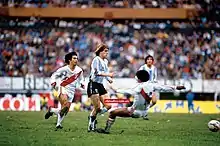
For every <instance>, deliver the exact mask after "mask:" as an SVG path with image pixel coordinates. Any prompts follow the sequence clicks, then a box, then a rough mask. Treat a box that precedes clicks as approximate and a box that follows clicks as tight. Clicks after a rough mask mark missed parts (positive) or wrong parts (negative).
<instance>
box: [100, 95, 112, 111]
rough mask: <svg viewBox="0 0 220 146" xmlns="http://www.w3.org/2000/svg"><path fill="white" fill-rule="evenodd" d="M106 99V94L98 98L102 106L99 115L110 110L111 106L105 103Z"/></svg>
mask: <svg viewBox="0 0 220 146" xmlns="http://www.w3.org/2000/svg"><path fill="white" fill-rule="evenodd" d="M108 98H109V96H108V94H107V93H106V94H104V95H101V96H100V101H101V103H102V104H103V108H102V109H101V111H100V114H104V113H106V112H107V111H108V110H109V109H111V105H110V104H108V103H105V99H108Z"/></svg>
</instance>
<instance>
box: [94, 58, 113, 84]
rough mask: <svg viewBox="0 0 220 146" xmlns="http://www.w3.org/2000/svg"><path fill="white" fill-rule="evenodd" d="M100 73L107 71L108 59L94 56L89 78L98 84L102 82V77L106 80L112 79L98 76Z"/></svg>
mask: <svg viewBox="0 0 220 146" xmlns="http://www.w3.org/2000/svg"><path fill="white" fill-rule="evenodd" d="M101 73H109V68H108V60H107V59H104V60H103V59H102V58H100V57H99V56H96V57H95V58H94V59H93V60H92V64H91V73H90V80H91V81H93V82H97V83H100V84H103V81H104V78H105V79H107V80H108V81H109V80H112V79H111V78H110V77H105V76H100V74H101Z"/></svg>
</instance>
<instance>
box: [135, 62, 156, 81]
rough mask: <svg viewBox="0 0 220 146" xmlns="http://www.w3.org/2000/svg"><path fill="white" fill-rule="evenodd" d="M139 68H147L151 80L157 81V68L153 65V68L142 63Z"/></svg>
mask: <svg viewBox="0 0 220 146" xmlns="http://www.w3.org/2000/svg"><path fill="white" fill-rule="evenodd" d="M139 70H146V71H147V72H148V73H149V75H150V79H149V80H150V81H154V82H156V81H157V68H156V67H155V66H154V65H152V66H151V68H149V67H148V66H147V65H146V64H144V65H142V66H141V67H140V68H139Z"/></svg>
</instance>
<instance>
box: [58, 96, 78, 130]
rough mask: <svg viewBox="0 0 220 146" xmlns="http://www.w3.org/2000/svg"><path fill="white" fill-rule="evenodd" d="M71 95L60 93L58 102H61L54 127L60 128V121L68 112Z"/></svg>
mask: <svg viewBox="0 0 220 146" xmlns="http://www.w3.org/2000/svg"><path fill="white" fill-rule="evenodd" d="M73 97H74V96H73V95H67V94H61V95H60V103H61V110H60V111H59V112H58V114H57V124H56V128H58V129H59V128H60V129H61V128H62V124H61V123H62V121H63V119H64V118H65V116H66V115H67V113H68V112H69V108H70V106H71V103H72V100H73Z"/></svg>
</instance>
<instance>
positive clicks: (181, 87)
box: [176, 86, 186, 90]
mask: <svg viewBox="0 0 220 146" xmlns="http://www.w3.org/2000/svg"><path fill="white" fill-rule="evenodd" d="M176 89H177V90H182V89H186V87H185V86H176Z"/></svg>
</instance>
